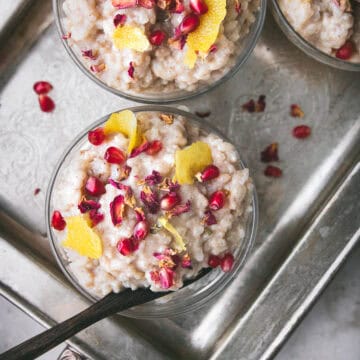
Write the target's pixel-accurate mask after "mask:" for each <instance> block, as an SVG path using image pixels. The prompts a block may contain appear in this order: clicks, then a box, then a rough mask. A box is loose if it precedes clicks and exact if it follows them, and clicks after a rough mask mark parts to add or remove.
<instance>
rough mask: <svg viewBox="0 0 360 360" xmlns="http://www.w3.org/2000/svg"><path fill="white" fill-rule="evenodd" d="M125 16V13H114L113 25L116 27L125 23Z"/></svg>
mask: <svg viewBox="0 0 360 360" xmlns="http://www.w3.org/2000/svg"><path fill="white" fill-rule="evenodd" d="M126 19H127V16H126V15H125V14H116V15H115V16H114V20H113V22H114V26H115V27H118V26H121V25H124V24H125V23H126Z"/></svg>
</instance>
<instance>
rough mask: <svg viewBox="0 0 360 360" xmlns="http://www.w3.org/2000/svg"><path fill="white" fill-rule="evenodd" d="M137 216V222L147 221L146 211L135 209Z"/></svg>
mask: <svg viewBox="0 0 360 360" xmlns="http://www.w3.org/2000/svg"><path fill="white" fill-rule="evenodd" d="M134 211H135V216H136V221H137V222H140V221H145V213H144V210H143V209H142V208H139V207H137V208H135V209H134Z"/></svg>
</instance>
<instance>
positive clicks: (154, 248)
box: [46, 105, 258, 318]
mask: <svg viewBox="0 0 360 360" xmlns="http://www.w3.org/2000/svg"><path fill="white" fill-rule="evenodd" d="M257 217H258V210H257V199H256V192H255V189H254V185H253V183H252V180H251V177H250V176H249V170H248V169H247V168H246V166H245V165H244V163H243V162H242V161H241V159H240V156H239V154H238V152H237V150H236V149H235V147H234V146H233V145H232V144H231V143H230V142H229V140H227V139H226V138H225V137H224V136H223V135H222V134H221V133H219V132H218V131H217V130H215V129H214V128H212V127H211V126H209V125H208V124H206V123H205V122H201V123H200V122H199V121H197V120H196V118H195V117H194V116H193V115H192V114H190V113H187V112H183V111H180V110H177V109H173V108H169V107H164V106H151V105H149V106H141V107H136V108H130V109H126V110H122V111H119V112H116V113H113V114H111V115H108V116H105V117H103V118H102V119H100V120H99V121H97V122H96V123H95V124H93V125H92V126H91V127H89V128H88V129H86V130H85V131H84V132H82V133H81V134H80V135H79V136H78V137H77V138H76V139H75V140H74V142H73V143H72V144H71V145H70V147H69V148H68V149H67V150H66V151H65V153H64V155H63V156H62V158H61V160H60V162H59V164H58V166H57V167H56V170H55V172H54V174H53V176H52V179H51V182H50V186H49V190H48V194H47V203H46V219H47V226H48V234H49V239H50V242H51V246H52V249H53V252H54V255H55V257H56V259H57V261H58V264H59V266H60V267H61V269H62V270H63V272H64V273H65V275H66V276H67V278H68V279H69V280H70V282H71V283H72V284H73V285H74V286H75V287H76V288H77V289H78V290H79V291H80V292H81V293H83V294H84V295H85V296H86V297H88V298H89V299H90V300H92V301H96V300H98V299H100V298H102V297H103V296H106V295H107V294H109V293H110V292H120V291H121V290H123V289H124V288H132V289H137V288H148V287H150V289H151V290H152V291H171V293H170V294H169V295H166V296H165V297H163V298H160V299H158V300H155V301H153V302H151V303H148V304H144V305H141V306H137V307H134V308H132V309H129V310H127V311H125V312H124V313H123V314H124V315H126V316H129V317H138V318H156V317H168V316H174V315H178V314H181V313H184V312H187V311H191V310H194V309H197V308H198V307H200V306H202V305H203V304H205V303H207V302H208V301H209V300H210V299H212V298H213V297H214V296H215V295H217V294H219V293H220V292H221V291H223V290H224V288H225V286H226V285H228V284H229V283H230V282H231V280H233V279H234V278H235V277H236V276H237V275H238V274H239V272H240V270H241V268H242V266H243V264H244V261H245V258H246V256H247V254H248V253H249V250H250V248H251V246H252V244H253V242H254V239H255V234H256V227H257ZM204 268H212V270H211V271H210V272H209V273H208V274H206V275H205V276H204V277H202V278H201V279H199V280H197V281H196V282H195V283H193V284H191V285H189V286H186V287H185V288H183V289H181V287H182V285H183V281H184V280H186V279H191V278H193V277H195V276H196V275H197V274H198V273H199V272H200V271H201V269H204Z"/></svg>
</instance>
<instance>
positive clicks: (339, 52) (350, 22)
mask: <svg viewBox="0 0 360 360" xmlns="http://www.w3.org/2000/svg"><path fill="white" fill-rule="evenodd" d="M272 11H273V14H274V17H275V19H276V21H277V23H278V24H279V26H280V28H281V29H282V30H283V31H284V33H285V35H286V36H287V37H288V38H289V39H290V40H291V41H292V42H293V43H294V44H295V45H296V46H298V47H299V48H300V49H301V50H302V51H304V52H305V53H306V54H307V55H309V56H311V57H313V58H314V59H316V60H318V61H320V62H322V63H324V64H327V65H330V66H333V67H335V68H338V69H342V70H350V71H360V2H359V1H358V0H292V1H289V0H273V1H272Z"/></svg>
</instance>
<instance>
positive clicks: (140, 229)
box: [134, 221, 149, 240]
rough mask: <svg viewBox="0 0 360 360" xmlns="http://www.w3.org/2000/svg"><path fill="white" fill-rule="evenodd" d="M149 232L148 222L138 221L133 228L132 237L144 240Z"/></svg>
mask: <svg viewBox="0 0 360 360" xmlns="http://www.w3.org/2000/svg"><path fill="white" fill-rule="evenodd" d="M148 234H149V224H148V223H147V222H146V221H139V222H138V223H137V224H136V225H135V228H134V238H135V239H137V240H144V239H145V238H146V237H147V236H148Z"/></svg>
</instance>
